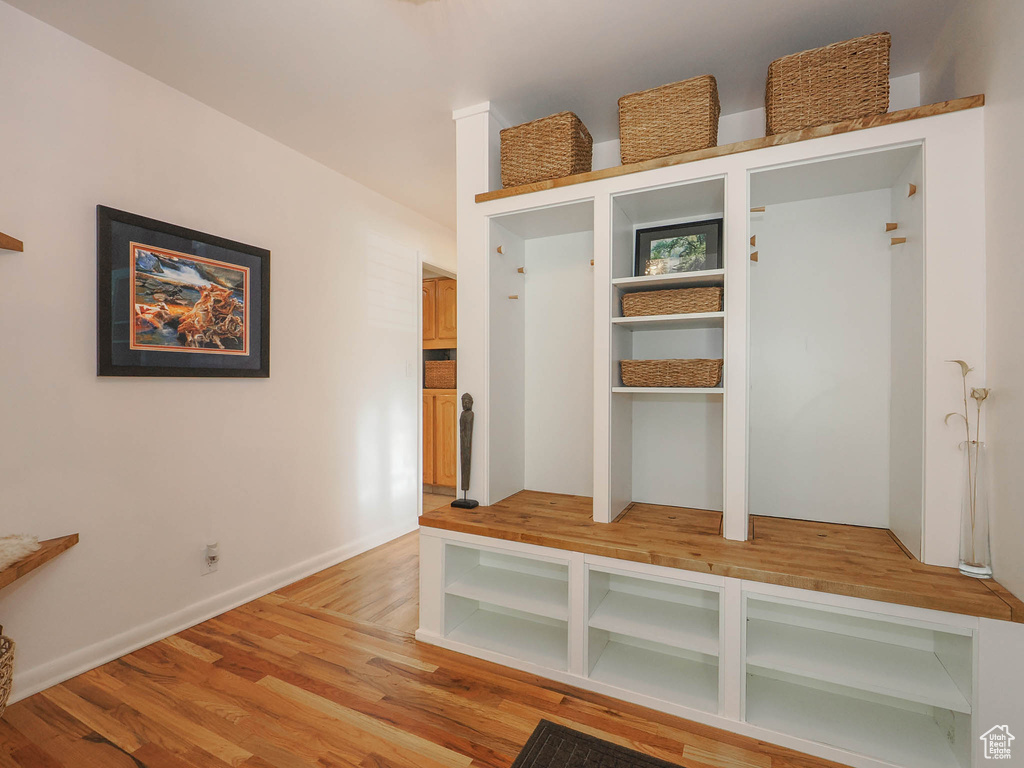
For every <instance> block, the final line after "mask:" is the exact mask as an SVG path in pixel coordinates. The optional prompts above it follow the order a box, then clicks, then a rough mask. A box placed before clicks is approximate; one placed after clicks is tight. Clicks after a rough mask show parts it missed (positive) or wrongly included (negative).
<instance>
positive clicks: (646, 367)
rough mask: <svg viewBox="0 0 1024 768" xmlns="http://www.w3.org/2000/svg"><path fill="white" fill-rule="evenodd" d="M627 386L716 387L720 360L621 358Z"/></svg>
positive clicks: (719, 378)
mask: <svg viewBox="0 0 1024 768" xmlns="http://www.w3.org/2000/svg"><path fill="white" fill-rule="evenodd" d="M621 364H622V385H623V386H625V387H716V386H718V382H719V381H720V380H721V378H722V361H721V360H622V361H621Z"/></svg>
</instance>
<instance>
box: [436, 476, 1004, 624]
mask: <svg viewBox="0 0 1024 768" xmlns="http://www.w3.org/2000/svg"><path fill="white" fill-rule="evenodd" d="M592 509H593V505H592V501H591V499H590V498H587V497H584V496H564V495H561V494H555V493H541V492H539V491H521V492H519V493H517V494H514V495H512V496H510V497H509V498H507V499H505V500H504V501H501V502H499V503H498V504H494V505H492V506H490V507H477V508H476V509H473V510H464V509H452V508H446V509H439V510H435V511H434V512H430V513H427V514H424V515H423V516H422V517H421V518H420V525H421V526H422V527H427V528H438V529H443V530H449V531H460V532H462V533H472V534H476V535H479V536H488V537H491V538H496V539H504V540H506V541H521V542H524V543H526V544H537V545H540V546H545V547H553V548H555V549H566V550H571V551H574V552H585V553H587V554H592V555H602V556H604V557H614V558H618V559H620V560H633V561H636V562H641V563H652V564H654V565H664V566H668V567H670V568H682V569H685V570H689V571H699V572H702V573H714V574H718V575H720V576H731V577H733V578H737V579H748V580H750V581H761V582H766V583H770V584H779V585H782V586H787V587H799V588H800V589H810V590H815V591H818V592H830V593H832V594H836V595H847V596H849V597H863V598H867V599H869V600H880V601H882V602H887V603H898V604H901V605H912V606H916V607H919V608H931V609H934V610H938V611H949V612H951V613H961V614H966V615H969V616H981V617H984V618H989V619H1002V620H1005V621H1019V622H1024V604H1022V603H1021V602H1020V601H1019V600H1017V599H1016V598H1014V597H1013V595H1011V594H1010V593H1009V592H1007V591H1006V590H1005V589H1003V588H1002V587H1000V586H999V585H998V584H996V583H994V582H986V581H984V580H979V579H972V578H970V577H969V576H964V575H962V574H961V573H960V572H959V571H958V570H957V569H956V568H940V567H938V566H934V565H924V564H923V563H921V562H920V561H918V560H916V559H915V558H914V557H913V556H911V555H910V554H909V553H908V552H907V551H906V550H905V549H904V548H903V547H902V546H901V545H900V544H899V542H897V541H896V539H895V537H894V536H892V534H890V532H889V531H887V530H885V529H882V528H862V527H858V526H853V525H835V524H831V523H818V522H810V521H806V520H787V519H782V518H774V517H752V518H751V537H750V539H749V540H748V541H729V540H728V539H725V538H723V537H722V536H721V519H722V515H721V513H720V512H708V511H706V510H697V509H684V508H681V507H663V506H657V505H654V504H632V505H630V507H628V508H627V510H626V511H625V512H624V513H623V514H622V515H621V516H620V517H619V519H618V520H616V521H615V522H614V523H610V524H605V523H595V522H594V521H593V518H592V515H593V512H592Z"/></svg>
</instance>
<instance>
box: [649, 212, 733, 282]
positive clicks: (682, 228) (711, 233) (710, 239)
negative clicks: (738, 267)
mask: <svg viewBox="0 0 1024 768" xmlns="http://www.w3.org/2000/svg"><path fill="white" fill-rule="evenodd" d="M687 235H704V242H705V246H706V256H705V257H704V262H703V264H702V266H701V267H700V268H699V269H685V268H679V269H666V271H662V272H653V273H652V272H649V271H648V264H649V263H650V262H651V261H655V260H652V259H651V247H652V245H653V244H654V243H657V242H660V241H664V240H671V239H673V238H678V237H685V236H687ZM721 268H722V219H705V220H704V221H691V222H687V223H685V224H668V225H665V226H660V227H647V228H646V229H638V230H637V231H636V247H635V249H634V262H633V276H634V277H641V276H646V275H651V274H680V273H685V272H704V271H706V270H709V269H721Z"/></svg>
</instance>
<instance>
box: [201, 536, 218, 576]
mask: <svg viewBox="0 0 1024 768" xmlns="http://www.w3.org/2000/svg"><path fill="white" fill-rule="evenodd" d="M218 567H220V545H219V544H207V545H206V548H205V549H204V550H203V565H202V570H201V571H200V575H201V576H207V575H209V574H211V573H213V572H214V571H216V570H217V568H218Z"/></svg>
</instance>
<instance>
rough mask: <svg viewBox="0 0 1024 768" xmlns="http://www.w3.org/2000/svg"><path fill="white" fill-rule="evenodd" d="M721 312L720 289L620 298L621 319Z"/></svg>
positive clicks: (678, 290)
mask: <svg viewBox="0 0 1024 768" xmlns="http://www.w3.org/2000/svg"><path fill="white" fill-rule="evenodd" d="M721 311H722V289H721V287H710V288H679V289H674V290H671V291H644V292H642V293H627V294H626V295H625V296H623V297H622V316H623V317H643V316H646V315H688V314H691V313H693V312H721Z"/></svg>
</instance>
